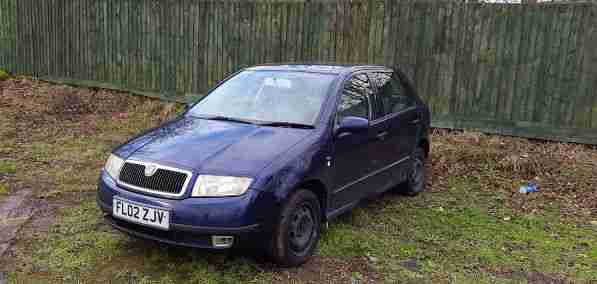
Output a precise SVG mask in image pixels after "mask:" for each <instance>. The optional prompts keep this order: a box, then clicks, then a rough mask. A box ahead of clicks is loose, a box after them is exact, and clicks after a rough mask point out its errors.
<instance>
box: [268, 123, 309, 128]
mask: <svg viewBox="0 0 597 284" xmlns="http://www.w3.org/2000/svg"><path fill="white" fill-rule="evenodd" d="M259 125H260V126H272V127H289V128H301V129H313V128H315V127H314V126H313V125H308V124H302V123H295V122H265V123H260V124H259Z"/></svg>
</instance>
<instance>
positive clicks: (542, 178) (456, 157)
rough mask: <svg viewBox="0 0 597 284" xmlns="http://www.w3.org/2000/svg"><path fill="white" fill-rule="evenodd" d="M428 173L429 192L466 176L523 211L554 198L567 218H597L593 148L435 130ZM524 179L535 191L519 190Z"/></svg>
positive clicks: (596, 166) (537, 208)
mask: <svg viewBox="0 0 597 284" xmlns="http://www.w3.org/2000/svg"><path fill="white" fill-rule="evenodd" d="M429 171H430V174H429V175H428V177H429V178H428V181H427V185H428V189H429V190H430V191H441V190H446V189H448V188H449V182H450V181H451V179H453V178H466V179H469V180H478V181H479V182H480V183H481V184H482V185H483V187H485V188H487V189H490V190H493V191H496V192H503V193H505V194H506V196H507V200H506V204H507V206H508V207H510V208H514V209H516V210H518V211H521V212H525V213H532V212H536V211H541V210H542V209H543V208H544V206H546V204H550V203H554V202H553V201H557V202H555V203H557V204H560V206H563V208H561V210H562V213H563V214H565V215H568V216H570V217H575V216H587V215H592V216H597V195H595V194H594V192H593V190H592V189H595V188H597V151H596V150H595V149H594V148H593V147H591V146H587V145H580V144H572V143H552V142H544V141H537V140H529V139H524V138H515V137H503V136H495V135H485V134H481V133H476V132H458V131H446V130H439V129H436V130H435V131H434V133H433V137H432V150H431V157H430V163H429ZM527 182H533V183H535V184H536V185H537V186H538V189H539V191H538V192H535V193H531V194H520V193H518V189H519V186H521V185H524V184H526V183H527Z"/></svg>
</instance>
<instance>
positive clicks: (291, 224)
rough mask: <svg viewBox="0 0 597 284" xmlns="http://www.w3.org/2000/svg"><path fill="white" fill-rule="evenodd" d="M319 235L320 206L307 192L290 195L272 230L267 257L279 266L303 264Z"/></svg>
mask: <svg viewBox="0 0 597 284" xmlns="http://www.w3.org/2000/svg"><path fill="white" fill-rule="evenodd" d="M320 233H321V206H320V204H319V200H318V198H317V196H315V194H314V193H313V192H311V191H309V190H304V189H301V190H298V191H296V192H295V193H293V194H292V195H291V196H290V198H289V199H288V201H287V202H286V204H285V205H284V207H283V208H282V213H281V215H280V218H279V221H278V224H277V226H276V228H275V230H274V236H273V240H272V248H271V256H272V259H273V261H275V262H276V263H278V264H280V265H283V266H297V265H300V264H303V263H305V262H306V261H307V260H308V259H309V258H310V257H311V256H312V255H313V251H314V250H315V247H316V246H317V242H318V241H319V236H320Z"/></svg>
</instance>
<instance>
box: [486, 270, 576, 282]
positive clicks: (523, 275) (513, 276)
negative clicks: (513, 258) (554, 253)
mask: <svg viewBox="0 0 597 284" xmlns="http://www.w3.org/2000/svg"><path fill="white" fill-rule="evenodd" d="M492 274H493V275H495V276H496V277H498V278H501V279H509V280H526V282H527V283H529V284H569V283H571V282H569V281H566V280H564V279H560V278H556V277H553V276H550V275H547V274H545V273H541V272H525V271H500V272H493V273H492Z"/></svg>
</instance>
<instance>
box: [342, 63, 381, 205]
mask: <svg viewBox="0 0 597 284" xmlns="http://www.w3.org/2000/svg"><path fill="white" fill-rule="evenodd" d="M372 94H373V90H372V87H371V83H370V80H369V78H368V77H367V75H366V74H364V73H360V74H355V75H353V76H352V77H351V78H350V79H348V80H347V81H346V83H345V85H344V88H343V90H342V93H341V95H340V98H339V101H338V105H337V109H336V115H335V125H336V127H337V126H338V124H339V123H340V121H342V119H343V118H344V117H347V116H355V117H360V118H365V119H368V120H371V118H372V111H373V109H372V101H371V98H372V97H371V95H372ZM336 127H335V128H336ZM333 135H334V154H333V161H332V170H333V186H332V188H334V189H333V197H332V200H331V207H332V209H342V208H343V207H344V206H347V205H351V204H354V203H355V202H357V201H358V200H359V199H360V198H362V197H363V196H365V195H366V194H367V193H368V192H367V191H368V189H370V187H369V186H368V185H369V184H368V181H369V180H368V179H367V177H368V175H369V174H370V173H371V172H373V171H375V170H376V169H377V168H378V167H379V166H380V165H381V153H380V155H378V156H376V155H372V152H373V151H372V150H373V149H374V148H375V142H376V141H377V137H376V135H377V129H376V128H375V127H370V128H369V129H367V131H362V132H358V133H346V132H344V133H336V131H334V134H333Z"/></svg>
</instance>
